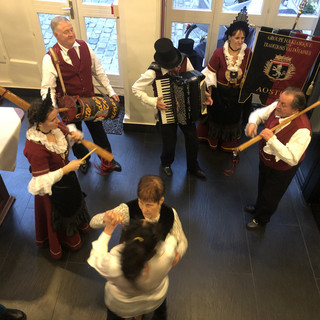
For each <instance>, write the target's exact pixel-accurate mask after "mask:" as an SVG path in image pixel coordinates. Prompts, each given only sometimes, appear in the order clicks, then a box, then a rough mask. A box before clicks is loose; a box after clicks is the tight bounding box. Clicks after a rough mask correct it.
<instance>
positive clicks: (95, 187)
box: [0, 120, 320, 320]
mask: <svg viewBox="0 0 320 320" xmlns="http://www.w3.org/2000/svg"><path fill="white" fill-rule="evenodd" d="M26 127H27V125H26V120H24V122H23V125H22V129H21V135H20V141H19V144H20V145H19V150H18V161H17V168H16V170H15V172H13V173H9V172H1V175H2V177H3V179H4V181H5V183H6V185H7V188H8V190H9V192H10V193H11V194H13V195H14V196H15V197H16V201H15V203H14V205H13V207H12V208H11V210H10V211H9V214H8V216H7V217H6V219H5V221H4V223H3V224H2V226H1V227H0V284H1V285H0V303H3V304H5V305H6V306H8V307H12V308H20V309H22V310H24V311H25V312H26V313H27V315H28V319H32V320H49V319H50V320H61V319H77V320H78V319H91V320H101V319H105V318H106V310H105V306H104V302H103V287H104V280H103V279H102V278H101V277H100V276H99V275H98V274H97V273H96V272H95V271H94V270H93V269H91V268H90V267H89V266H88V265H87V263H86V259H87V257H88V255H89V251H90V247H91V241H93V240H94V239H96V238H97V237H98V235H99V231H97V230H92V231H91V232H90V233H89V234H88V235H86V236H85V237H83V240H84V245H83V248H81V250H80V251H78V252H67V251H66V252H65V254H64V257H63V259H62V260H61V261H53V260H52V259H51V258H50V256H49V253H48V249H46V248H45V249H39V248H37V247H36V246H35V241H34V240H35V239H34V221H33V219H34V217H33V197H32V196H31V195H29V194H28V192H27V184H28V182H29V179H30V173H29V172H28V163H27V161H26V159H25V158H24V157H23V155H22V149H23V145H24V141H25V138H24V135H25V131H26ZM85 136H86V137H87V138H88V139H90V138H89V137H88V133H87V132H86V131H85ZM109 138H110V141H111V144H112V147H113V151H114V154H115V155H116V158H117V160H118V161H119V162H120V163H121V164H122V167H123V171H122V172H121V173H112V174H111V175H109V176H108V177H101V176H99V175H97V174H96V173H95V170H94V167H93V166H91V168H90V169H89V172H88V174H87V175H85V176H84V175H81V173H79V174H78V176H79V180H80V183H81V186H82V188H83V190H84V192H85V193H86V194H87V198H86V199H87V204H88V208H89V211H90V213H91V214H92V215H93V214H95V213H98V212H100V211H102V210H105V209H108V208H112V207H113V206H116V205H117V204H119V203H120V202H125V201H128V200H131V199H132V198H134V197H135V193H136V190H135V186H136V184H137V181H138V180H139V178H140V176H141V175H143V174H146V173H152V174H159V152H160V147H161V141H160V138H159V135H158V133H157V132H155V133H141V132H125V133H124V134H122V135H109ZM240 157H241V159H240V163H239V165H238V167H237V170H236V172H235V174H234V175H233V176H231V177H226V176H225V175H224V174H223V171H224V169H228V168H229V167H230V166H231V160H230V155H227V154H224V153H222V152H220V151H216V152H213V151H210V150H208V148H207V147H206V146H205V145H203V144H201V145H200V153H199V162H200V164H201V166H202V168H203V169H204V170H205V171H206V173H207V175H208V179H207V181H205V182H203V181H199V180H196V179H194V178H190V177H189V176H187V175H186V172H185V159H184V143H183V138H182V136H181V135H180V136H179V141H178V145H177V153H176V160H175V162H174V164H173V166H172V169H173V171H174V174H173V176H172V178H166V177H165V181H166V186H167V192H166V202H167V203H168V204H170V205H172V206H174V207H175V208H176V209H177V211H178V213H179V216H180V219H181V222H182V225H183V228H184V230H185V233H186V236H187V238H188V240H189V248H188V251H187V254H186V256H185V257H184V258H183V259H182V261H181V263H179V264H178V266H177V267H176V268H174V269H173V270H172V272H171V274H170V287H169V293H168V308H169V319H175V320H180V319H181V320H182V319H184V320H199V319H200V320H205V319H218V320H241V319H246V320H253V319H254V320H273V319H279V320H289V319H290V320H304V319H308V320H315V319H318V318H319V314H320V295H319V279H320V234H319V231H318V229H317V226H316V223H315V221H314V219H313V217H312V214H311V212H310V210H309V208H308V206H306V204H305V203H304V201H303V198H302V196H301V193H300V190H299V187H298V185H297V182H296V181H293V183H292V184H291V185H290V187H289V190H288V192H287V193H286V194H285V196H284V199H283V201H282V202H281V204H280V206H279V209H278V211H277V213H276V214H275V215H274V216H273V218H272V221H271V222H270V224H269V225H268V226H267V228H266V230H265V232H249V231H247V230H246V229H245V222H246V221H248V220H249V218H250V217H249V215H248V214H246V213H244V212H243V211H242V207H243V205H245V204H247V203H252V202H253V201H254V199H255V190H256V184H257V181H256V180H257V165H258V157H257V148H256V146H253V147H251V148H249V149H247V150H246V151H244V152H243V153H242V154H241V155H240ZM118 235H119V233H117V234H116V236H115V238H114V239H113V241H112V244H113V245H114V244H116V243H117V240H118Z"/></svg>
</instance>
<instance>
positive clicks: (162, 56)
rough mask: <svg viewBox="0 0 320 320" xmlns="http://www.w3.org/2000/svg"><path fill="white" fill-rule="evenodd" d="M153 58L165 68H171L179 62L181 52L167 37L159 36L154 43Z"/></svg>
mask: <svg viewBox="0 0 320 320" xmlns="http://www.w3.org/2000/svg"><path fill="white" fill-rule="evenodd" d="M154 48H155V49H156V53H155V54H154V60H155V61H156V62H157V63H158V64H159V65H160V66H161V67H162V68H165V69H173V68H175V67H177V66H178V65H179V64H180V62H181V53H180V51H179V50H178V49H176V48H175V47H174V46H173V43H172V41H171V40H170V39H168V38H160V39H158V40H157V41H156V42H155V43H154Z"/></svg>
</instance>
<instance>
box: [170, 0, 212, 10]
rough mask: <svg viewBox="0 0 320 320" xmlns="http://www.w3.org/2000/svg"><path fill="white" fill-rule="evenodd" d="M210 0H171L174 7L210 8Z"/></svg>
mask: <svg viewBox="0 0 320 320" xmlns="http://www.w3.org/2000/svg"><path fill="white" fill-rule="evenodd" d="M211 3H212V0H188V1H186V0H173V8H174V9H200V10H210V9H211Z"/></svg>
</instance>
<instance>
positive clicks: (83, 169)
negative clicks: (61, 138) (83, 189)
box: [79, 159, 91, 174]
mask: <svg viewBox="0 0 320 320" xmlns="http://www.w3.org/2000/svg"><path fill="white" fill-rule="evenodd" d="M84 161H85V163H84V164H81V165H80V167H79V170H80V171H81V172H82V173H83V174H86V173H87V172H88V170H89V167H90V165H91V163H90V161H89V160H88V159H85V160H84Z"/></svg>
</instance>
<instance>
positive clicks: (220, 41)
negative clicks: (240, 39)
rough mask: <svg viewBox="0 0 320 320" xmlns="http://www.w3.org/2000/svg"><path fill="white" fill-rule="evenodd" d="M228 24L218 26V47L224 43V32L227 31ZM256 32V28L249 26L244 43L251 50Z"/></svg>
mask: <svg viewBox="0 0 320 320" xmlns="http://www.w3.org/2000/svg"><path fill="white" fill-rule="evenodd" d="M228 27H229V26H223V25H222V26H219V34H218V41H217V48H220V47H222V46H223V45H224V43H225V41H226V40H227V39H226V38H225V32H226V31H227V28H228ZM256 34H257V29H256V28H254V27H249V34H248V36H247V37H246V39H245V41H244V42H245V43H246V45H247V46H248V47H249V48H250V49H251V50H253V46H254V41H255V37H256Z"/></svg>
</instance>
